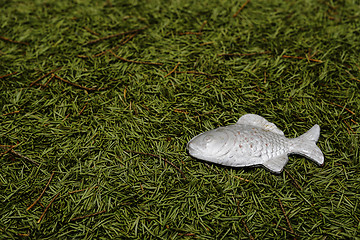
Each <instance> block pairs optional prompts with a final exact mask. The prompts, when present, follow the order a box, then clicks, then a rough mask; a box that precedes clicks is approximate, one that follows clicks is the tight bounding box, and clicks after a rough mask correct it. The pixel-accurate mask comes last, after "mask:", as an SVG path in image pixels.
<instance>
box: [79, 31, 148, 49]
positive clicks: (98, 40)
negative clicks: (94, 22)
mask: <svg viewBox="0 0 360 240" xmlns="http://www.w3.org/2000/svg"><path fill="white" fill-rule="evenodd" d="M146 28H147V27H143V28H139V29H134V30H130V31H127V32H121V33H116V34H113V35H109V36H105V37H102V38H98V39H95V40H92V41H89V42H87V43H86V45H89V44H94V43H97V42H100V41H103V40H107V39H110V38H115V37H119V36H122V35H127V34H130V33H137V32H140V31H143V30H144V29H146Z"/></svg>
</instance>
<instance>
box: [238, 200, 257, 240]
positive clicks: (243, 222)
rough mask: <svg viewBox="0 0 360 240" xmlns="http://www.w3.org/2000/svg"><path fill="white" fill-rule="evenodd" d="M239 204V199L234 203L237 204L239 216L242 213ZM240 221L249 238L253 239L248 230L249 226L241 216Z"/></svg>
mask: <svg viewBox="0 0 360 240" xmlns="http://www.w3.org/2000/svg"><path fill="white" fill-rule="evenodd" d="M239 204H240V203H239V201H237V203H236V205H237V210H238V213H239V215H240V217H241V216H242V215H241V211H240V206H239ZM241 222H242V224H243V225H244V227H245V229H246V231H247V232H248V234H249V237H250V239H251V240H254V237H253V236H252V235H251V232H250V230H249V228H248V227H247V225H246V222H245V220H244V219H242V218H241Z"/></svg>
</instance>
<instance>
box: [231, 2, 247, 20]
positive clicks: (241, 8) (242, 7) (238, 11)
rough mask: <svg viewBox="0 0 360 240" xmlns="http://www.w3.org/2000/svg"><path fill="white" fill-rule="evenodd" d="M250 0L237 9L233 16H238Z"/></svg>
mask: <svg viewBox="0 0 360 240" xmlns="http://www.w3.org/2000/svg"><path fill="white" fill-rule="evenodd" d="M249 2H250V0H246V2H245V3H244V4H243V5H242V6H241V7H240V8H239V10H237V12H236V13H235V14H234V15H233V18H236V16H237V15H238V14H239V13H240V12H241V10H243V9H244V7H245V6H246V5H247V4H248V3H249Z"/></svg>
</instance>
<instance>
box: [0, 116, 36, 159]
mask: <svg viewBox="0 0 360 240" xmlns="http://www.w3.org/2000/svg"><path fill="white" fill-rule="evenodd" d="M12 113H17V111H15V112H12ZM12 113H7V114H4V115H3V116H5V115H9V114H12ZM18 145H19V144H17V145H13V146H12V145H0V148H2V149H5V150H6V151H5V152H4V153H1V154H0V156H1V155H5V154H6V153H11V154H13V155H15V156H17V157H20V158H23V159H26V160H28V161H29V162H31V163H33V164H35V165H37V166H39V163H37V162H36V161H34V160H32V159H31V158H28V157H26V156H24V155H22V154H21V153H19V152H15V151H14V150H13V148H15V147H17V146H18Z"/></svg>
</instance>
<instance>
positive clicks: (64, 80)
mask: <svg viewBox="0 0 360 240" xmlns="http://www.w3.org/2000/svg"><path fill="white" fill-rule="evenodd" d="M54 77H55V78H57V79H59V80H60V81H63V82H64V83H67V84H70V85H72V86H74V87H77V88H81V89H84V90H87V91H101V90H105V89H107V88H96V87H93V88H89V87H85V86H81V85H79V84H76V83H73V82H70V81H69V80H66V79H64V78H61V77H59V76H58V75H55V74H54Z"/></svg>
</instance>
